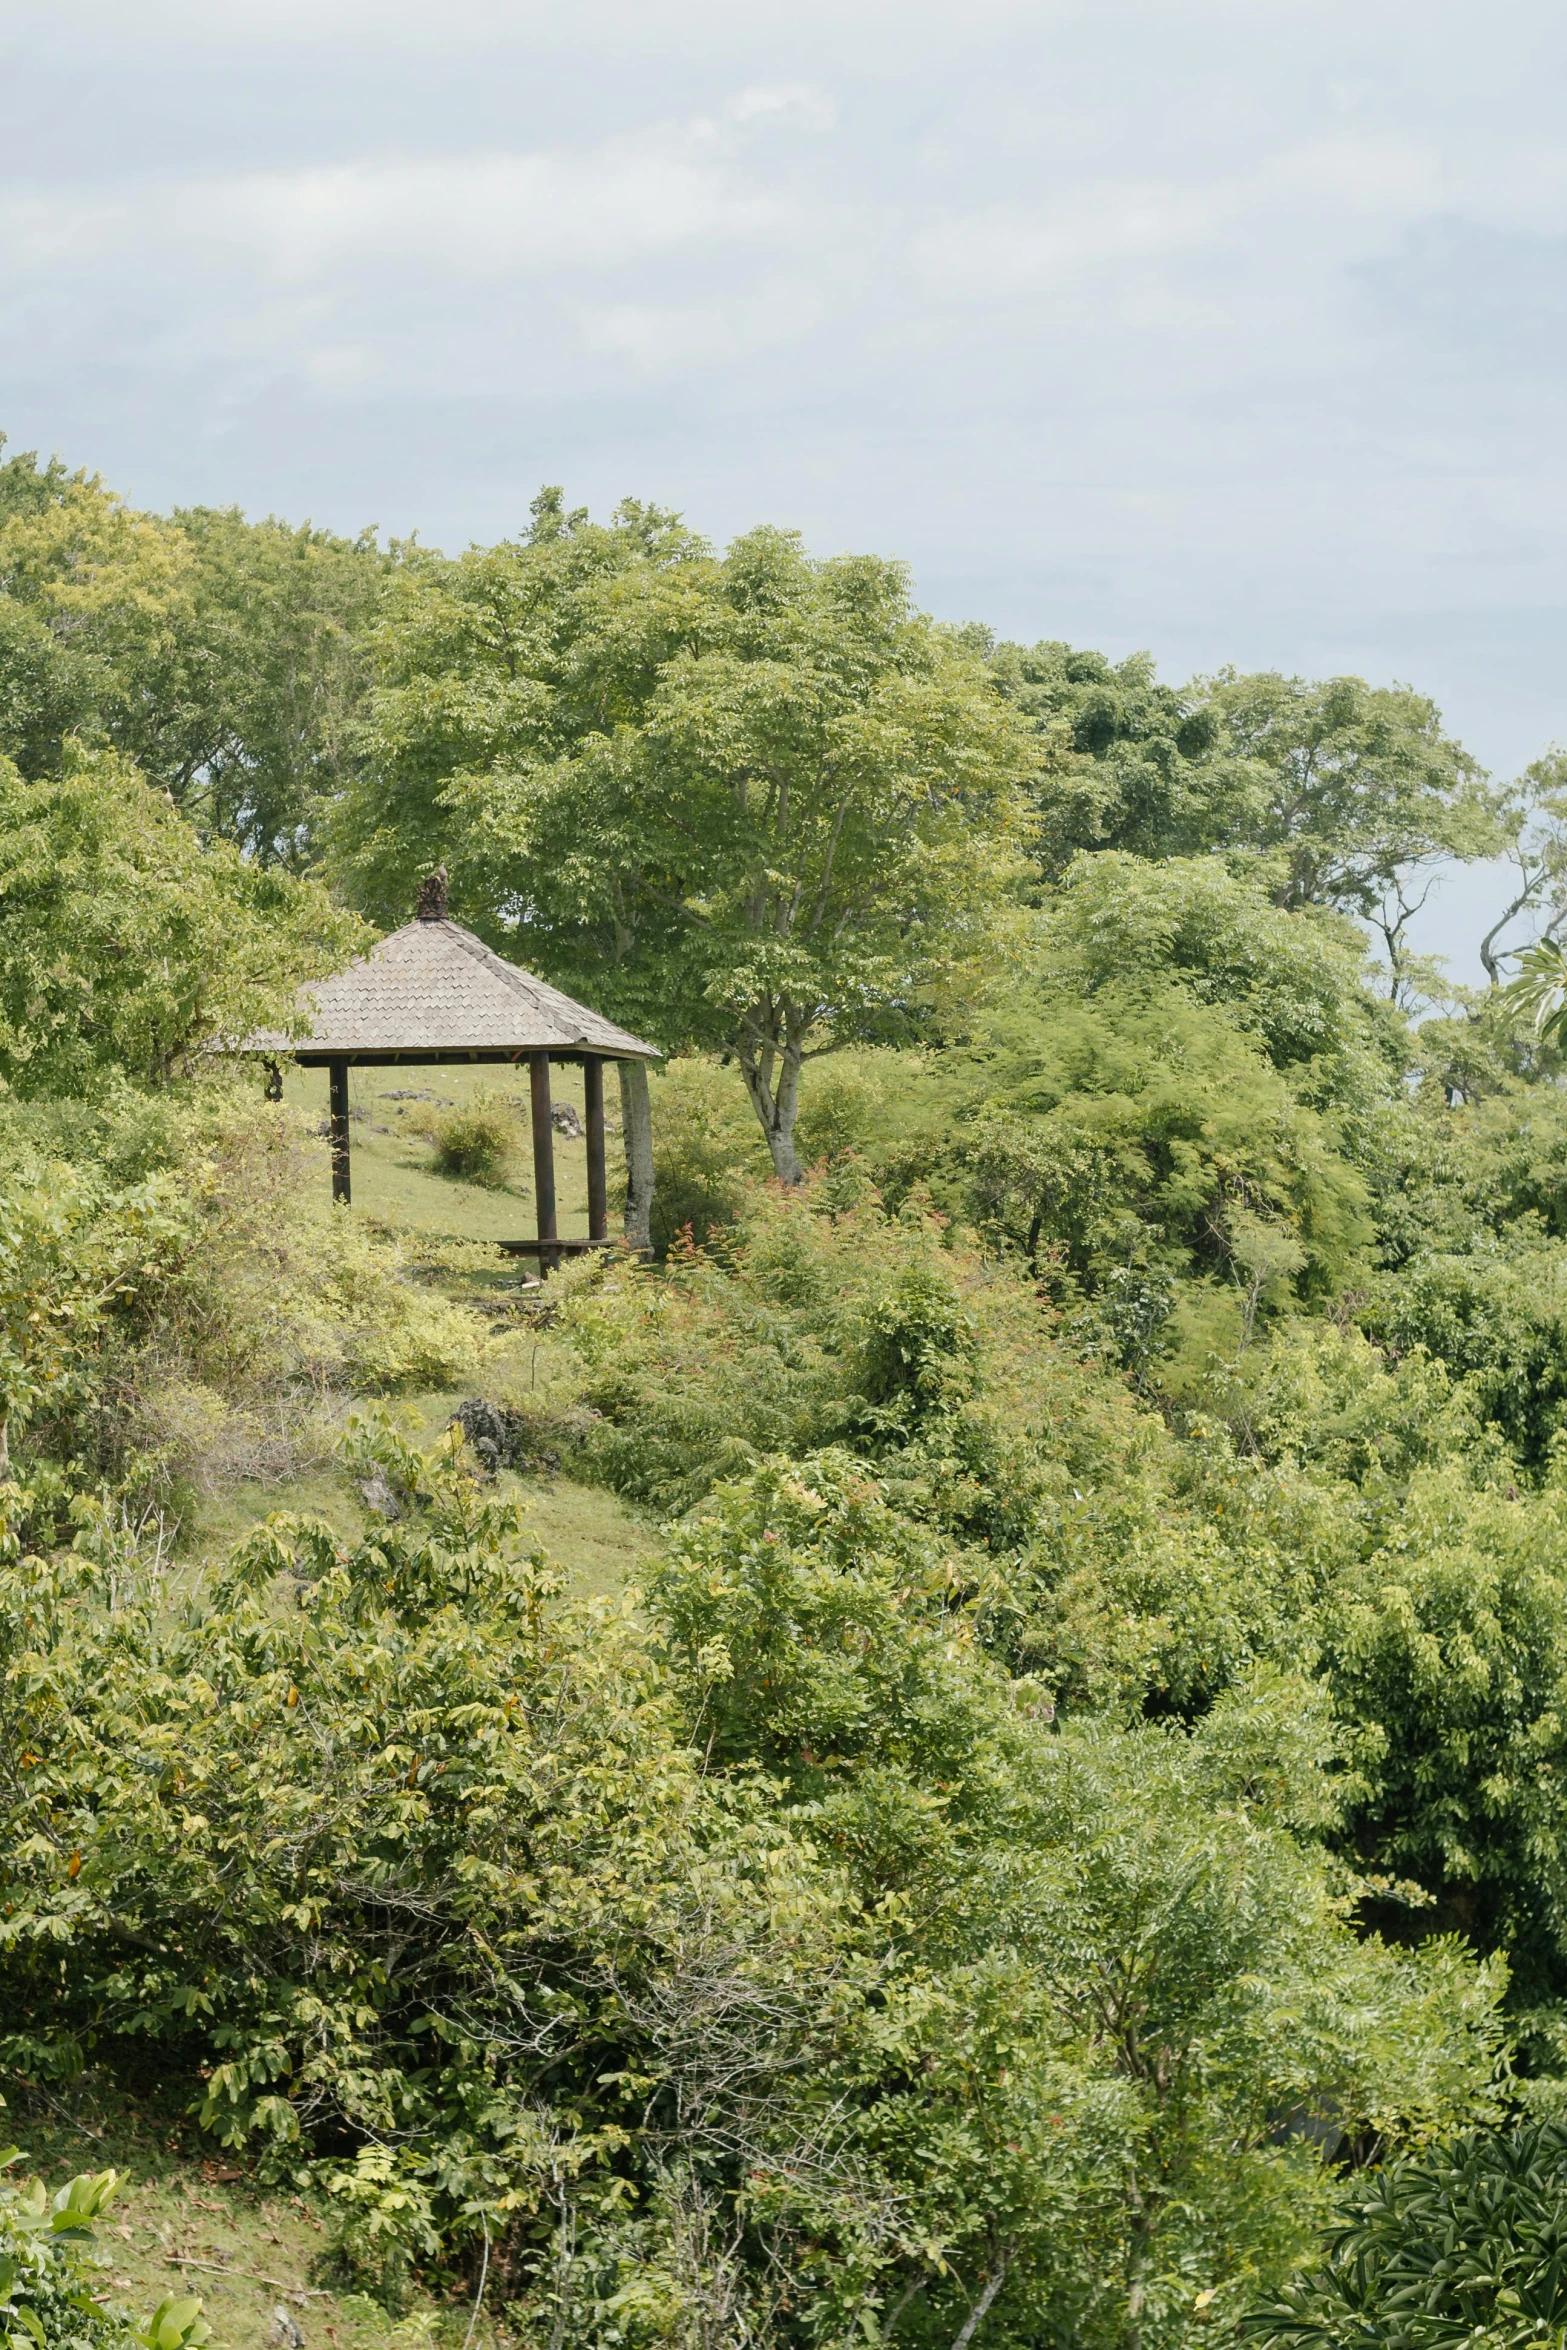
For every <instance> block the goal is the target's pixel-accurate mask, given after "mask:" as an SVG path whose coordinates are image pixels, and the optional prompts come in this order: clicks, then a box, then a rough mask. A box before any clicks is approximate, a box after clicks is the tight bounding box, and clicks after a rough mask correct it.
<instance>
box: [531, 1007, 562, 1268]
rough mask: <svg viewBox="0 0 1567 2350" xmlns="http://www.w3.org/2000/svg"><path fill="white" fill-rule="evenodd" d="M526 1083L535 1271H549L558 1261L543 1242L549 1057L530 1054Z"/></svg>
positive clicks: (547, 1212)
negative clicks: (529, 1096)
mask: <svg viewBox="0 0 1567 2350" xmlns="http://www.w3.org/2000/svg"><path fill="white" fill-rule="evenodd" d="M528 1086H529V1091H530V1093H531V1094H532V1097H533V1197H534V1201H535V1203H536V1206H537V1210H538V1227H539V1271H540V1272H541V1273H548V1272H550V1271H551V1270H552V1269H553V1268H554V1267H555V1266H556V1265H558V1264H559V1263H560V1251H559V1250H558V1249H554V1248H550V1247H549V1246H548V1245H547V1243H548V1242H550V1241H552V1240H554V1239H556V1238H557V1237H558V1236H557V1233H556V1229H555V1128H554V1125H553V1123H552V1121H551V1118H550V1057H549V1054H548V1053H534V1054H532V1055H531V1057H530V1059H529V1062H528Z"/></svg>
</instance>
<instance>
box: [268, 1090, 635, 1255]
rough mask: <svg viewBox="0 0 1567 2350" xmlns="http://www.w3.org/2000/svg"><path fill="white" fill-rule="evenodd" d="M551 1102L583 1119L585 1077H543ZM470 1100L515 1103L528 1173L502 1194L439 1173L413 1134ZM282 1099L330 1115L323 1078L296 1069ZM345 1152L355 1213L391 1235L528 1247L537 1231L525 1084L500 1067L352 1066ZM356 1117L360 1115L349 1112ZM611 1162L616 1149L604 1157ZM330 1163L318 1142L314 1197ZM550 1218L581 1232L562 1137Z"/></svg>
mask: <svg viewBox="0 0 1567 2350" xmlns="http://www.w3.org/2000/svg"><path fill="white" fill-rule="evenodd" d="M550 1092H551V1098H552V1099H553V1100H554V1102H555V1103H556V1104H557V1105H561V1104H567V1105H569V1106H570V1107H571V1108H572V1109H574V1110H575V1111H576V1112H577V1115H578V1116H579V1117H581V1115H582V1110H583V1101H582V1072H581V1070H580V1069H576V1068H572V1067H570V1066H563V1067H561V1068H558V1069H553V1070H552V1071H551V1073H550ZM410 1093H421V1094H433V1095H434V1096H435V1097H436V1098H435V1099H434V1100H433V1101H409V1100H407V1099H404V1100H401V1101H399V1100H395V1099H394V1098H393V1096H394V1095H398V1094H401V1095H404V1096H406V1095H408V1094H410ZM476 1093H488V1094H496V1095H500V1096H502V1097H503V1098H504V1099H505V1100H506V1101H508V1102H510V1103H513V1104H514V1105H515V1114H516V1118H517V1131H518V1137H519V1146H520V1158H519V1165H520V1166H521V1167H522V1168H523V1169H525V1170H526V1172H525V1173H524V1174H520V1175H519V1176H518V1177H517V1179H516V1180H515V1181H514V1182H512V1183H511V1184H508V1185H507V1186H506V1187H505V1188H504V1189H503V1190H499V1191H490V1190H486V1189H485V1188H484V1187H483V1186H482V1185H480V1184H477V1183H461V1182H457V1181H455V1180H453V1179H452V1178H451V1177H449V1176H445V1175H439V1174H437V1173H436V1170H435V1167H434V1165H433V1163H432V1155H431V1150H430V1145H429V1143H428V1142H427V1141H426V1140H425V1139H424V1137H423V1136H422V1135H421V1134H420V1133H419V1131H418V1128H419V1124H420V1120H421V1118H422V1117H425V1116H428V1115H429V1114H430V1113H431V1112H432V1111H434V1110H437V1109H439V1108H441V1107H442V1106H449V1105H452V1104H455V1103H458V1102H467V1101H469V1100H471V1099H472V1097H473V1095H474V1094H476ZM283 1098H284V1100H285V1101H287V1102H290V1103H292V1104H293V1106H294V1107H295V1108H296V1109H301V1110H304V1111H305V1112H306V1114H307V1115H308V1116H309V1117H311V1118H312V1119H315V1120H319V1121H320V1122H321V1123H322V1124H323V1125H324V1124H325V1122H326V1116H327V1073H326V1071H325V1070H324V1069H297V1068H294V1067H293V1066H289V1067H288V1068H286V1069H285V1070H284V1073H283ZM348 1109H349V1138H350V1140H349V1147H350V1152H351V1179H352V1187H353V1201H354V1206H355V1208H356V1209H357V1210H359V1211H360V1212H361V1213H362V1214H364V1215H367V1216H373V1217H375V1218H376V1219H377V1220H378V1221H379V1222H381V1223H384V1224H389V1225H391V1226H392V1227H393V1228H394V1229H396V1230H402V1231H412V1232H432V1233H442V1234H446V1235H449V1236H450V1237H452V1238H453V1239H458V1240H526V1239H530V1238H532V1236H533V1235H534V1234H535V1233H536V1231H537V1230H538V1226H537V1223H536V1221H535V1218H534V1209H533V1176H532V1157H531V1145H530V1142H529V1124H528V1119H529V1111H528V1079H527V1074H526V1072H525V1071H519V1070H516V1069H512V1068H508V1067H506V1066H505V1065H504V1064H503V1065H501V1066H498V1067H494V1068H489V1067H481V1068H436V1069H350V1070H349V1072H348ZM356 1113H358V1114H356ZM611 1157H612V1159H613V1152H612V1153H611ZM331 1187H332V1164H331V1158H330V1153H329V1146H328V1143H327V1139H326V1136H325V1135H324V1134H323V1135H322V1137H321V1191H322V1197H323V1198H330V1196H331ZM555 1197H556V1218H557V1224H558V1228H559V1231H560V1234H561V1237H562V1238H563V1239H567V1240H572V1239H580V1240H585V1239H586V1238H587V1233H588V1171H587V1157H586V1145H585V1144H583V1143H581V1142H573V1141H571V1140H570V1139H569V1138H568V1137H567V1136H566V1135H564V1134H557V1135H556V1137H555Z"/></svg>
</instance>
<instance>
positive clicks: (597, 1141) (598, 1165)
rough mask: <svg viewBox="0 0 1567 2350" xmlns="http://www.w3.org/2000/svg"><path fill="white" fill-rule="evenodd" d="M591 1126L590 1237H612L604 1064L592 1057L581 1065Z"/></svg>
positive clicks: (589, 1178)
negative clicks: (605, 1136) (606, 1142)
mask: <svg viewBox="0 0 1567 2350" xmlns="http://www.w3.org/2000/svg"><path fill="white" fill-rule="evenodd" d="M582 1098H583V1102H584V1104H585V1106H586V1109H587V1114H588V1117H587V1125H588V1238H589V1240H608V1238H609V1177H608V1174H607V1172H606V1170H605V1166H604V1064H603V1062H602V1061H601V1060H599V1059H597V1058H596V1057H595V1056H594V1055H593V1054H591V1053H590V1054H589V1055H588V1057H587V1059H586V1060H585V1061H584V1062H583V1064H582Z"/></svg>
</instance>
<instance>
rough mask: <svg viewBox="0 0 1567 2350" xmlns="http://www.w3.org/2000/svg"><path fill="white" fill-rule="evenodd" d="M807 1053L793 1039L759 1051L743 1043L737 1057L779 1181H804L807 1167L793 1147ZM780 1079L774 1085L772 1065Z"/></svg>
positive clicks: (767, 1046)
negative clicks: (803, 1064) (802, 1063)
mask: <svg viewBox="0 0 1567 2350" xmlns="http://www.w3.org/2000/svg"><path fill="white" fill-rule="evenodd" d="M803 1058H804V1056H803V1054H802V1052H801V1050H800V1047H799V1045H798V1044H797V1043H795V1042H794V1041H793V1039H792V1038H791V1039H790V1040H789V1042H787V1043H786V1044H784V1045H782V1046H774V1045H771V1044H769V1045H766V1046H764V1047H763V1049H762V1050H761V1051H760V1052H757V1051H755V1050H754V1049H751V1050H748V1049H747V1048H746V1046H745V1045H743V1044H742V1045H741V1047H740V1050H739V1054H738V1059H739V1062H740V1073H741V1075H742V1076H743V1077H744V1079H745V1090H746V1092H747V1093H748V1094H749V1095H750V1097H751V1107H752V1109H753V1110H754V1111H755V1112H756V1115H757V1117H758V1119H759V1120H760V1122H761V1128H762V1132H763V1133H764V1134H765V1135H766V1137H767V1147H768V1149H769V1151H770V1152H771V1153H772V1160H773V1173H774V1174H775V1175H776V1176H777V1178H778V1180H779V1182H780V1183H800V1182H803V1181H804V1178H805V1169H804V1168H803V1167H802V1166H801V1164H800V1156H799V1153H798V1152H797V1151H796V1149H795V1147H794V1123H795V1120H796V1118H798V1116H799V1114H800V1065H801V1062H802V1060H803ZM775 1062H776V1064H777V1068H778V1082H777V1084H776V1086H775V1085H774V1084H773V1067H774V1063H775Z"/></svg>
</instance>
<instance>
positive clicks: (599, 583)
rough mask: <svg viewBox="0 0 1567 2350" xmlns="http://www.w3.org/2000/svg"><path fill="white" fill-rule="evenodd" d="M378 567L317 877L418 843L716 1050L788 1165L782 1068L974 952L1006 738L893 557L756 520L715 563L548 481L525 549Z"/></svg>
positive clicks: (483, 913)
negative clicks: (386, 672) (372, 663)
mask: <svg viewBox="0 0 1567 2350" xmlns="http://www.w3.org/2000/svg"><path fill="white" fill-rule="evenodd" d="M404 584H405V593H404V597H403V612H404V615H405V617H403V618H402V619H401V620H400V621H399V622H398V624H397V630H396V633H395V635H394V636H393V638H392V642H391V647H390V650H391V653H392V657H393V659H394V661H395V662H396V663H397V664H398V666H397V667H396V668H395V669H394V671H393V682H391V684H390V686H389V690H388V692H387V694H386V695H385V696H384V697H383V699H382V702H381V704H380V711H379V727H378V744H377V748H378V753H379V756H378V758H377V761H376V767H377V772H378V775H380V776H381V777H383V778H384V782H383V783H382V784H381V786H380V787H379V789H378V791H377V794H376V801H377V802H378V805H375V807H374V813H375V817H376V819H377V820H376V821H375V822H374V824H373V825H372V827H370V828H369V829H368V831H360V832H359V833H358V834H357V836H356V835H355V834H354V832H353V831H352V830H351V829H350V830H348V831H347V834H346V838H345V847H346V850H347V860H346V870H347V871H348V872H349V873H353V871H354V870H355V868H356V866H357V869H358V870H359V872H360V873H361V874H362V875H363V876H364V877H365V879H366V880H368V881H369V882H370V884H371V890H372V892H375V893H378V895H370V896H369V899H368V902H370V903H372V904H375V903H378V898H379V900H380V901H384V895H385V893H386V891H387V889H388V885H389V883H390V882H391V880H392V878H393V876H394V875H395V876H396V882H397V887H398V890H399V894H400V895H402V896H404V897H405V896H406V893H407V891H408V889H409V887H410V886H411V882H412V877H413V872H414V870H415V869H416V868H417V866H418V865H419V864H421V863H423V862H425V861H426V860H427V859H428V858H430V857H431V856H432V855H433V854H435V853H436V852H437V850H439V852H440V853H442V854H444V855H445V856H446V858H447V860H448V862H449V863H450V865H451V867H452V870H453V879H454V887H455V890H456V893H457V897H458V902H459V903H460V904H461V905H462V906H463V907H464V909H465V911H467V912H468V913H469V914H470V916H471V918H473V919H476V920H478V921H479V922H480V923H481V925H483V926H486V927H487V928H488V929H489V930H490V932H491V934H492V935H496V936H498V937H501V938H504V939H505V940H506V941H507V942H508V943H509V944H511V945H512V946H513V947H514V948H515V949H516V951H518V952H519V953H520V954H522V956H523V957H524V958H525V959H530V960H533V961H541V962H543V963H544V965H545V966H546V968H547V969H548V970H549V971H550V972H551V974H552V975H553V976H555V977H557V978H560V979H562V980H563V981H565V982H566V983H567V984H577V985H581V986H583V987H585V988H588V989H590V990H591V991H592V993H593V994H594V996H595V1000H597V1001H598V1002H600V1003H601V1004H603V1005H604V1006H605V1008H606V1009H609V1010H612V1011H613V1012H615V1013H616V1014H617V1016H619V1017H621V1018H624V1019H626V1020H628V1021H629V1022H631V1023H632V1024H640V1025H641V1026H642V1027H644V1028H645V1029H648V1030H651V1032H652V1033H653V1034H654V1035H655V1036H657V1037H658V1038H659V1040H660V1041H661V1042H663V1043H665V1044H667V1045H679V1044H686V1043H703V1044H706V1045H709V1046H712V1047H714V1048H717V1049H720V1050H722V1051H724V1052H726V1053H728V1054H731V1055H732V1056H733V1058H734V1060H735V1061H736V1062H737V1063H738V1066H739V1069H740V1072H741V1075H742V1077H743V1079H744V1081H745V1085H746V1090H747V1093H748V1095H749V1097H750V1100H751V1103H752V1106H753V1108H754V1109H755V1112H756V1115H757V1118H758V1120H759V1121H760V1123H761V1126H762V1129H763V1132H764V1133H765V1135H766V1138H767V1143H768V1147H769V1150H770V1151H771V1153H772V1159H773V1165H774V1167H775V1169H776V1171H777V1173H778V1174H779V1175H780V1176H781V1177H782V1178H783V1180H784V1181H786V1182H794V1181H796V1180H797V1179H798V1177H799V1175H800V1172H801V1168H800V1161H799V1157H798V1154H797V1152H796V1148H795V1140H794V1129H795V1118H796V1113H797V1110H798V1105H799V1090H800V1078H801V1071H802V1069H803V1066H804V1064H805V1062H806V1060H807V1059H809V1058H811V1057H813V1056H814V1055H816V1054H820V1053H824V1052H829V1051H831V1050H833V1048H834V1047H835V1046H837V1045H839V1044H842V1043H844V1042H846V1041H848V1040H850V1039H854V1038H863V1037H867V1036H874V1035H886V1034H892V1033H896V1032H898V1031H899V1030H907V1029H908V1028H909V1027H910V1026H911V1025H912V1024H913V1023H914V1021H915V1020H916V1019H917V1017H918V1014H919V1010H920V1007H921V1006H922V1004H925V1003H926V1002H928V1001H929V999H930V998H931V996H932V993H933V992H934V991H939V990H942V989H944V988H948V987H951V986H952V985H954V984H955V983H956V982H958V980H959V979H960V975H961V974H962V973H963V972H964V970H965V968H966V967H968V966H970V965H972V964H974V963H975V962H976V961H977V959H978V958H979V957H980V956H981V955H982V953H983V951H984V949H985V946H986V944H987V943H988V941H989V940H990V938H991V935H992V923H993V918H994V914H995V910H996V906H997V902H998V897H999V895H1000V893H1001V892H1002V891H1003V889H1004V886H1005V883H1006V880H1007V877H1008V873H1009V870H1010V865H1011V861H1012V858H1013V854H1014V843H1015V842H1016V841H1017V839H1018V838H1019V837H1020V835H1021V831H1022V827H1023V824H1024V819H1025V814H1026V809H1025V803H1024V800H1023V797H1022V792H1021V786H1022V783H1023V781H1024V779H1025V778H1026V776H1027V775H1028V773H1029V772H1030V769H1031V767H1032V766H1033V764H1034V763H1035V759H1036V755H1037V754H1036V747H1035V741H1034V738H1033V736H1032V733H1031V730H1030V729H1029V728H1028V727H1027V726H1026V724H1024V723H1022V722H1021V721H1020V720H1019V719H1018V717H1017V716H1016V714H1015V713H1013V712H1012V711H1011V710H1009V709H1008V707H1007V706H1006V704H1005V703H1004V701H1003V700H1002V699H1001V698H1000V697H999V696H998V695H997V694H996V693H995V691H994V689H993V686H992V685H991V683H990V681H989V680H988V678H987V677H986V674H985V672H984V669H983V667H982V666H981V664H980V663H978V662H977V661H976V660H975V659H974V658H973V657H972V656H971V655H970V654H969V653H968V652H967V651H966V650H965V648H964V647H963V646H962V645H961V644H959V643H957V642H956V641H954V639H953V638H952V637H951V636H950V635H949V634H947V633H945V632H943V631H942V630H940V629H938V628H936V627H934V626H933V625H932V624H931V623H930V622H929V621H928V620H926V619H925V618H924V617H923V616H922V615H921V614H919V613H918V612H916V611H915V610H914V608H913V606H912V604H911V602H910V598H909V591H908V582H907V578H906V575H905V573H904V572H903V570H902V568H901V566H899V565H897V564H895V563H888V562H884V561H881V560H879V559H877V558H874V557H848V556H845V557H840V558H837V559H835V560H833V561H830V562H824V563H817V562H813V561H811V560H810V558H809V557H808V556H807V555H806V554H805V553H804V551H803V550H802V548H801V547H800V545H799V542H798V540H797V539H796V538H794V537H793V536H792V535H791V534H788V533H785V532H782V531H775V530H757V531H753V532H751V533H749V534H748V535H747V536H746V537H744V538H741V539H739V540H737V541H736V542H735V544H734V545H733V546H732V547H731V548H730V550H729V552H728V554H727V556H725V557H724V558H723V559H722V560H721V561H719V560H716V559H715V558H713V557H712V556H711V555H709V554H708V553H707V551H706V550H705V549H704V548H703V547H702V546H701V545H700V544H699V542H696V541H694V540H692V539H690V538H689V537H688V536H686V535H685V534H682V533H680V532H679V531H678V528H677V527H676V526H675V525H674V524H673V523H672V521H671V520H670V518H668V517H664V516H657V515H649V514H648V513H647V512H645V511H644V510H642V509H638V508H628V509H624V510H623V512H622V515H621V517H620V518H619V521H618V523H617V525H616V528H615V530H614V531H612V532H603V531H593V530H591V529H590V528H589V526H588V525H587V524H586V521H585V518H583V517H579V516H566V515H564V514H563V512H562V511H561V508H560V505H559V500H558V494H555V495H554V496H553V497H546V498H545V499H544V500H542V501H541V502H540V505H539V508H538V511H537V513H536V516H535V527H534V534H533V538H532V541H531V542H530V544H529V545H527V546H525V547H522V548H513V549H495V550H492V551H491V552H490V554H489V555H487V556H483V557H478V558H474V559H471V561H470V564H469V567H468V569H467V570H466V571H463V570H462V569H460V568H459V570H458V571H457V573H456V575H455V576H453V575H450V574H448V575H446V576H443V577H440V578H438V579H436V580H434V581H432V582H430V583H429V584H428V588H427V589H426V587H425V583H423V582H420V581H417V580H414V579H410V580H409V581H407V582H405V583H404ZM432 651H433V652H434V653H435V655H436V659H437V662H439V664H440V665H439V666H436V665H435V664H434V663H432V662H431V659H430V656H431V653H432ZM410 654H412V656H413V659H412V660H410ZM443 655H444V658H443ZM370 805H372V803H370V802H369V795H368V794H363V795H360V796H359V800H358V806H359V807H360V808H367V807H368V806H370ZM399 819H401V821H399ZM409 819H411V821H410V820H409Z"/></svg>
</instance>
